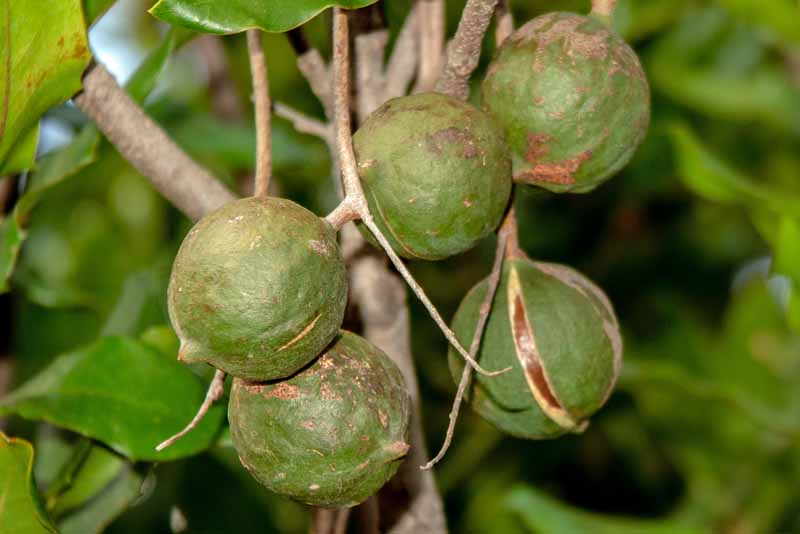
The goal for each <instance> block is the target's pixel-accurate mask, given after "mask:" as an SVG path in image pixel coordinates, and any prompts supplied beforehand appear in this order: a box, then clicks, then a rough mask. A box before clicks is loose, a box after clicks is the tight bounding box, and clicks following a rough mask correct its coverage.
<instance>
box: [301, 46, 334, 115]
mask: <svg viewBox="0 0 800 534" xmlns="http://www.w3.org/2000/svg"><path fill="white" fill-rule="evenodd" d="M297 68H298V69H300V72H301V73H302V74H303V76H304V77H305V79H306V81H308V85H309V86H310V87H311V92H312V93H314V96H316V97H317V99H318V100H319V101H320V103H321V104H322V107H323V108H324V109H325V116H326V117H328V120H331V119H332V118H333V101H332V98H331V81H330V69H329V68H328V66H327V65H326V64H325V60H324V59H322V54H320V53H319V50H317V49H316V48H311V49H310V50H308V52H306V53H305V54H303V55H301V56H298V58H297Z"/></svg>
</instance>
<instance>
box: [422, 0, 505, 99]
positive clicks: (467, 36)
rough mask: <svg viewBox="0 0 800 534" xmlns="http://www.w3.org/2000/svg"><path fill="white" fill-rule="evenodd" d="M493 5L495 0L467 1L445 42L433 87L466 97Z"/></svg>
mask: <svg viewBox="0 0 800 534" xmlns="http://www.w3.org/2000/svg"><path fill="white" fill-rule="evenodd" d="M496 6H497V0H468V1H467V5H466V6H464V11H463V12H462V14H461V20H460V21H459V23H458V29H457V30H456V34H455V36H454V37H453V40H452V41H451V42H450V44H449V45H447V62H446V63H445V66H444V70H443V71H442V75H441V76H440V77H439V81H438V82H437V83H436V91H438V92H440V93H444V94H446V95H450V96H452V97H454V98H458V99H461V100H466V99H467V98H468V97H469V77H470V76H471V75H472V73H473V71H474V70H475V68H476V67H477V66H478V61H480V57H481V44H482V43H483V36H484V35H485V34H486V30H487V29H488V28H489V23H490V22H491V20H492V14H493V13H494V9H495V7H496Z"/></svg>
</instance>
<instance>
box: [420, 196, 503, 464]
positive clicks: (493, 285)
mask: <svg viewBox="0 0 800 534" xmlns="http://www.w3.org/2000/svg"><path fill="white" fill-rule="evenodd" d="M509 215H511V219H507V220H514V217H513V210H512V211H511V212H509ZM504 229H505V224H504V225H503V228H501V230H500V232H498V234H497V249H496V251H495V253H494V264H493V265H492V272H491V274H490V275H489V287H488V288H487V290H486V295H485V296H484V298H483V302H482V303H481V313H480V315H479V316H478V324H477V325H476V326H475V333H474V334H473V336H472V342H471V343H470V346H469V353H470V356H472V357H473V358H474V357H475V356H476V355H477V354H478V349H479V348H480V346H481V339H482V338H483V331H484V330H485V329H486V321H487V320H488V319H489V312H490V311H491V310H492V301H493V300H494V295H495V293H497V286H498V285H499V283H500V273H501V272H502V270H503V259H504V258H505V255H506V244H507V243H508V238H509V234H508V232H507V231H504ZM514 231H515V232H516V221H514ZM515 239H516V237H515ZM471 377H472V368H471V367H470V366H469V365H465V366H464V370H463V371H462V373H461V381H460V382H459V383H458V390H457V391H456V397H455V399H453V408H452V409H451V410H450V422H449V424H448V425H447V434H446V435H445V438H444V443H443V444H442V447H441V449H439V453H438V454H437V455H436V456H434V457H433V459H431V461H429V462H428V463H427V464H425V465H422V466H420V469H423V470H426V469H430V468H432V467H433V466H434V465H436V464H437V463H438V462H439V460H441V459H442V458H444V455H445V454H447V450H448V449H449V448H450V443H451V442H452V441H453V433H454V432H455V429H456V422H457V421H458V413H459V410H460V409H461V402H462V401H463V399H464V394H465V393H466V391H467V387H469V382H470V378H471Z"/></svg>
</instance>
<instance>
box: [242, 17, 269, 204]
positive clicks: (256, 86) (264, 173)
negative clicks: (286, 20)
mask: <svg viewBox="0 0 800 534" xmlns="http://www.w3.org/2000/svg"><path fill="white" fill-rule="evenodd" d="M247 51H248V54H249V56H250V75H251V77H252V78H253V103H254V105H255V108H256V113H255V115H256V176H255V181H254V194H255V196H257V197H265V196H267V190H268V189H269V181H270V178H271V176H272V135H271V133H270V108H271V107H272V104H271V102H270V98H269V74H268V70H267V61H266V59H265V57H264V47H263V46H262V44H261V32H260V30H257V29H253V30H247Z"/></svg>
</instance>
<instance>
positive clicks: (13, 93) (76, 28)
mask: <svg viewBox="0 0 800 534" xmlns="http://www.w3.org/2000/svg"><path fill="white" fill-rule="evenodd" d="M90 58H91V53H90V52H89V43H88V41H87V38H86V28H85V27H84V21H83V13H82V7H81V2H80V0H52V1H51V2H48V3H47V8H46V9H43V8H42V5H41V4H40V3H39V2H19V1H16V0H2V1H0V93H2V94H3V99H2V100H0V167H1V168H5V170H6V171H8V170H10V169H8V168H6V167H7V164H6V161H7V160H8V159H9V158H11V157H12V154H14V152H15V151H16V150H20V148H19V147H20V146H21V145H20V141H21V140H23V139H25V137H26V136H30V135H31V133H30V132H32V131H33V130H34V128H36V125H37V123H38V121H39V118H40V117H41V116H42V114H43V113H44V112H45V111H47V110H48V109H50V108H51V107H53V106H54V105H56V104H58V103H60V102H63V101H65V100H66V99H68V98H69V97H71V96H72V95H73V94H75V93H76V92H77V91H78V90H79V89H80V88H81V74H82V73H83V70H84V69H85V68H86V65H88V63H89V59H90ZM29 139H30V138H29ZM29 145H30V141H29V140H28V141H22V146H29ZM23 151H24V152H27V150H23ZM18 158H19V154H18V153H17V155H16V156H14V160H15V163H16V165H15V166H17V167H18V166H19V163H21V161H20V160H19V159H18ZM26 163H28V164H29V163H31V162H30V161H29V162H26ZM25 166H26V167H27V166H29V165H25ZM15 170H19V169H15Z"/></svg>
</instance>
